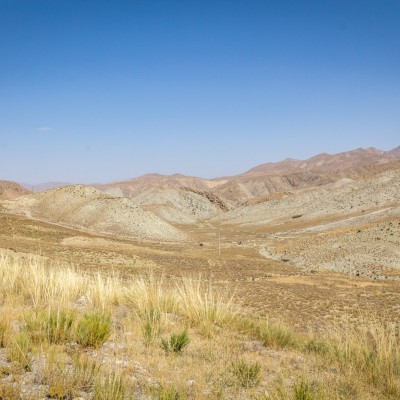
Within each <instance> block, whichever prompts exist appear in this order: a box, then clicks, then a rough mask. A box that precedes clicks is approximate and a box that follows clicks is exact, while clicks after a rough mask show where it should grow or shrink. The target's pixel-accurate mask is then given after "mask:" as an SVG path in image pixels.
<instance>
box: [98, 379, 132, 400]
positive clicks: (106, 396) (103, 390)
mask: <svg viewBox="0 0 400 400" xmlns="http://www.w3.org/2000/svg"><path fill="white" fill-rule="evenodd" d="M125 394H126V388H125V385H124V382H123V381H122V378H120V377H118V376H117V375H116V374H115V373H111V374H109V375H107V376H106V378H105V379H104V380H100V379H99V380H97V381H96V382H95V385H94V393H93V397H92V399H93V400H123V399H124V398H125Z"/></svg>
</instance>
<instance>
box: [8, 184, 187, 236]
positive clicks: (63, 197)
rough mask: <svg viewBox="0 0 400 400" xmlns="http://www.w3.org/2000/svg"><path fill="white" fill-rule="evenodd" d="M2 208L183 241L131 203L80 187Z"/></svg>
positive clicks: (118, 232)
mask: <svg viewBox="0 0 400 400" xmlns="http://www.w3.org/2000/svg"><path fill="white" fill-rule="evenodd" d="M4 206H5V207H6V208H8V210H9V211H14V212H24V213H25V214H26V215H28V216H32V217H34V218H38V219H41V220H45V221H49V222H53V223H61V224H65V225H70V226H74V227H78V228H84V229H89V230H91V231H95V232H99V233H106V234H112V235H118V236H125V237H142V238H148V239H152V240H162V241H182V240H186V239H187V237H186V235H185V234H183V233H182V232H180V231H179V230H178V229H176V228H175V227H173V226H172V225H170V224H168V223H167V222H165V221H163V220H162V219H160V218H159V217H157V216H156V215H154V214H153V213H151V212H149V211H146V210H143V209H142V208H141V207H139V206H137V205H136V204H134V203H133V202H132V201H131V200H129V199H126V198H118V197H113V196H110V195H108V194H105V193H102V192H100V191H99V190H97V189H95V188H90V187H86V186H82V185H75V186H67V187H63V188H58V189H53V190H49V191H46V192H44V193H39V194H35V195H31V196H26V197H24V198H22V199H21V200H20V201H19V200H15V201H10V202H6V203H5V204H4Z"/></svg>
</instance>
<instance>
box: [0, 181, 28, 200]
mask: <svg viewBox="0 0 400 400" xmlns="http://www.w3.org/2000/svg"><path fill="white" fill-rule="evenodd" d="M29 193H31V192H30V191H29V190H27V189H25V188H24V187H22V186H21V185H19V184H18V183H15V182H12V181H0V199H3V200H9V199H15V198H17V197H19V196H23V195H25V194H29Z"/></svg>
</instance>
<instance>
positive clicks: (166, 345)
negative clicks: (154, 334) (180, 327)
mask: <svg viewBox="0 0 400 400" xmlns="http://www.w3.org/2000/svg"><path fill="white" fill-rule="evenodd" d="M189 343H190V339H189V334H188V331H187V329H185V330H184V331H182V332H181V333H177V334H173V335H172V336H171V337H170V338H169V339H168V340H167V339H161V347H162V348H163V349H164V350H165V352H166V353H169V352H171V351H172V352H174V353H175V354H180V353H182V351H183V350H184V349H185V348H186V347H187V346H188V345H189Z"/></svg>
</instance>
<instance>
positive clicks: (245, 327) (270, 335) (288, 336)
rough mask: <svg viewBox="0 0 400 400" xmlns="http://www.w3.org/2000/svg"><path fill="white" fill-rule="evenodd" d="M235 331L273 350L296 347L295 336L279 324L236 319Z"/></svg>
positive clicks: (296, 340)
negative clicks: (249, 336) (251, 337)
mask: <svg viewBox="0 0 400 400" xmlns="http://www.w3.org/2000/svg"><path fill="white" fill-rule="evenodd" d="M235 326H236V328H237V329H239V330H240V331H242V332H243V333H246V334H248V335H251V336H253V337H254V338H256V339H258V340H260V341H262V343H263V345H264V346H268V347H274V348H285V347H296V346H298V344H299V342H298V339H297V338H296V335H295V334H294V333H293V332H292V331H291V330H290V329H289V328H287V327H286V326H285V325H283V324H281V323H275V324H274V323H271V322H269V321H255V320H252V319H249V318H241V317H239V318H236V320H235Z"/></svg>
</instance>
